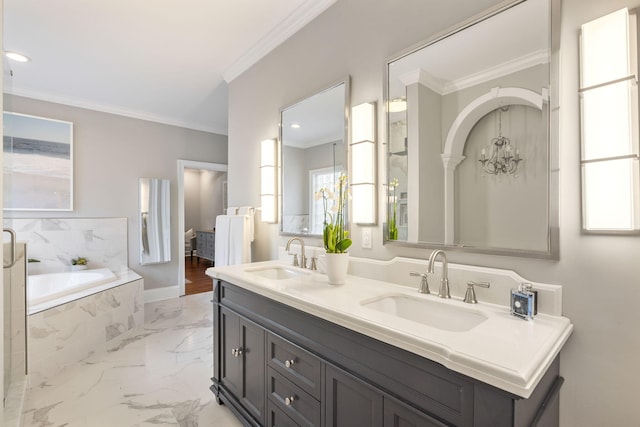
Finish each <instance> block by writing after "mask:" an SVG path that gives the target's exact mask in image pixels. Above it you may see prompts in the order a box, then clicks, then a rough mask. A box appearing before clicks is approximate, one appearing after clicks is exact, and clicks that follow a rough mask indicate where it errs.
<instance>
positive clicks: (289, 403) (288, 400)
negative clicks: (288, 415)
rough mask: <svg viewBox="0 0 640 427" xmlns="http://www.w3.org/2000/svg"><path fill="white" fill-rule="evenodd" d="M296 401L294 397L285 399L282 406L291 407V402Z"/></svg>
mask: <svg viewBox="0 0 640 427" xmlns="http://www.w3.org/2000/svg"><path fill="white" fill-rule="evenodd" d="M294 400H296V397H295V396H291V397H286V398H285V399H284V404H285V405H287V406H291V405H292V404H293V401H294Z"/></svg>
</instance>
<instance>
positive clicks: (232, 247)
mask: <svg viewBox="0 0 640 427" xmlns="http://www.w3.org/2000/svg"><path fill="white" fill-rule="evenodd" d="M249 223H250V218H249V216H248V215H236V216H232V217H230V224H229V253H228V259H227V262H228V264H227V265H234V264H245V263H248V262H251V240H250V239H251V237H250V235H249V228H250V226H249Z"/></svg>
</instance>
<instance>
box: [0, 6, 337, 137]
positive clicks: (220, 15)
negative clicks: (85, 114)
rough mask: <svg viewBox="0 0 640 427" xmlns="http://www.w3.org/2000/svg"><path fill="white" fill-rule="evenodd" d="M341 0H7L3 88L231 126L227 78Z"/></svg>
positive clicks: (205, 125)
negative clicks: (10, 55)
mask: <svg viewBox="0 0 640 427" xmlns="http://www.w3.org/2000/svg"><path fill="white" fill-rule="evenodd" d="M335 1H336V0H269V1H261V0H260V1H256V0H133V1H132V0H109V1H87V0H47V1H41V0H4V48H5V50H7V51H17V52H20V53H23V54H25V55H27V56H29V57H30V58H31V61H30V62H28V63H18V62H14V61H10V60H8V59H6V58H5V60H4V63H5V79H4V91H5V92H7V93H11V94H15V95H21V96H26V97H30V98H36V99H41V100H46V101H52V102H58V103H62V104H67V105H73V106H78V107H83V108H90V109H94V110H98V111H104V112H109V113H115V114H120V115H125V116H130V117H135V118H139V119H144V120H151V121H155V122H160V123H166V124H171V125H176V126H181V127H186V128H191V129H197V130H203V131H208V132H214V133H220V134H227V84H228V83H229V82H230V81H232V80H233V79H235V78H236V77H237V76H238V75H240V74H241V73H242V72H243V71H245V70H246V69H247V68H249V67H250V66H251V65H253V64H254V63H255V62H256V61H258V60H259V59H260V58H262V57H263V56H264V55H266V54H267V53H268V52H269V51H271V50H272V49H274V48H275V47H277V46H278V45H279V44H281V43H282V42H283V41H285V40H286V39H287V38H288V37H290V36H291V35H293V34H294V33H295V32H296V31H297V30H299V29H300V28H302V27H303V26H304V25H306V24H307V23H308V22H310V21H311V20H312V19H313V18H315V17H316V16H318V15H319V14H320V13H322V12H323V11H324V10H325V9H326V8H328V7H329V6H331V4H333V3H334V2H335ZM7 68H10V69H11V71H12V72H13V77H8V73H7V72H6V70H7ZM5 109H7V110H10V105H5Z"/></svg>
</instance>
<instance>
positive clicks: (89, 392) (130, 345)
mask: <svg viewBox="0 0 640 427" xmlns="http://www.w3.org/2000/svg"><path fill="white" fill-rule="evenodd" d="M211 299H212V294H211V292H207V293H202V294H196V295H190V296H186V297H183V298H177V299H172V300H168V301H160V302H155V303H149V304H146V305H145V323H144V326H143V327H142V328H140V329H139V330H138V331H137V333H135V334H134V335H130V336H127V337H125V338H123V339H122V340H120V341H117V342H115V343H113V344H111V343H110V348H109V349H108V351H107V352H106V353H104V352H103V353H101V354H94V355H91V356H89V357H87V358H85V359H84V360H82V362H80V363H78V364H76V365H75V366H72V367H70V368H68V369H66V370H64V371H63V372H61V373H60V374H58V375H56V376H55V377H53V378H51V379H49V380H48V381H46V382H45V383H43V384H39V385H37V386H35V387H33V388H31V389H30V390H29V391H28V392H27V395H26V398H25V402H24V407H23V413H22V422H23V426H25V427H28V426H37V427H45V426H46V427H49V426H51V427H58V426H59V427H62V426H65V427H112V426H118V427H126V426H157V425H163V426H165V425H166V426H181V427H197V426H214V427H236V426H240V425H241V423H240V422H239V421H238V420H237V419H236V418H235V417H234V416H233V414H232V413H231V411H230V410H229V409H228V408H227V407H225V406H220V405H218V403H217V402H216V401H215V399H214V396H213V393H211V391H210V390H209V386H210V385H211V380H210V378H211V376H212V372H213V357H212V352H213V323H212V317H213V313H212V305H211Z"/></svg>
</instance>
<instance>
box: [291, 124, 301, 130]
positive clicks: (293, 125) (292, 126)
mask: <svg viewBox="0 0 640 427" xmlns="http://www.w3.org/2000/svg"><path fill="white" fill-rule="evenodd" d="M291 129H300V125H299V124H298V123H291Z"/></svg>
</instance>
